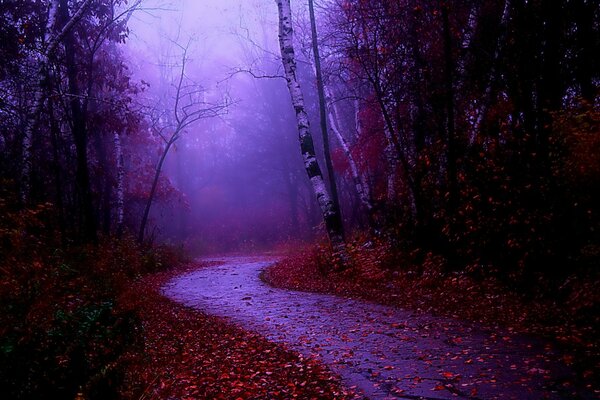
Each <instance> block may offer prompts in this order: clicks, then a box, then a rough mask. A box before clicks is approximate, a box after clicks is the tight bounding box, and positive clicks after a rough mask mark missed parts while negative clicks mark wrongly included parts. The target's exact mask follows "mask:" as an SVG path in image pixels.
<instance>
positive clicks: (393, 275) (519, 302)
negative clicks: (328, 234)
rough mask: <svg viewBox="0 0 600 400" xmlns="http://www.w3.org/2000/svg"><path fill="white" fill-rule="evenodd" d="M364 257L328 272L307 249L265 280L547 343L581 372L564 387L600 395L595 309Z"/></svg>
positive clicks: (431, 264)
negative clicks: (340, 268) (396, 267)
mask: <svg viewBox="0 0 600 400" xmlns="http://www.w3.org/2000/svg"><path fill="white" fill-rule="evenodd" d="M361 254H362V258H359V259H358V263H357V264H356V265H355V266H354V267H353V268H351V269H349V270H346V271H343V272H337V273H324V269H323V262H324V260H323V257H322V254H319V253H318V252H316V251H314V249H304V251H302V252H298V253H296V254H293V253H292V254H291V255H290V256H288V257H287V258H286V259H284V260H283V261H281V262H279V263H277V264H275V265H273V266H271V267H270V268H268V269H267V270H266V271H265V272H264V273H263V274H262V276H261V278H262V279H263V280H264V281H265V282H267V283H268V284H270V285H272V286H274V287H278V288H287V289H293V290H301V291H307V292H316V293H328V294H335V295H339V296H343V297H348V298H354V299H363V300H367V301H372V302H375V303H378V304H383V305H389V306H394V307H400V308H405V309H408V310H413V311H415V312H417V313H418V314H433V315H438V316H445V317H452V318H457V319H460V320H465V321H473V322H476V323H478V324H481V325H482V326H484V327H486V328H488V329H490V330H491V331H507V332H511V333H522V334H527V335H532V336H537V337H542V338H544V340H547V341H549V342H550V343H551V346H552V349H554V350H556V352H557V353H558V354H561V359H560V360H558V361H560V362H562V363H563V364H564V365H566V366H567V367H568V368H571V369H573V370H574V371H575V373H576V374H575V377H574V378H573V379H574V380H573V381H571V380H569V381H565V382H563V383H562V385H563V386H564V387H565V388H568V387H571V386H580V387H587V388H588V389H590V390H593V391H594V392H595V393H600V391H599V388H600V385H599V382H598V378H599V377H598V371H600V365H599V360H600V357H599V347H598V346H599V344H600V343H599V342H600V340H599V338H598V335H597V332H598V330H597V326H598V317H599V316H598V315H597V313H594V310H593V309H591V310H586V309H585V307H581V306H580V307H579V308H577V309H575V306H574V305H573V304H572V302H569V301H563V302H562V303H561V302H557V301H556V300H554V301H553V300H551V299H541V300H540V299H539V298H526V297H525V296H522V295H519V294H517V293H516V292H514V291H511V290H509V289H508V288H506V287H505V286H503V285H502V284H501V283H500V282H499V281H497V280H494V279H491V278H487V279H475V278H473V277H470V276H469V275H467V274H444V273H442V272H441V271H440V270H439V269H437V268H436V265H435V264H436V263H435V260H431V259H427V260H425V263H424V264H425V265H422V266H421V267H420V270H417V269H416V268H410V267H409V268H403V269H389V268H382V267H381V265H382V264H383V263H382V262H381V261H382V259H381V258H378V257H377V255H373V254H369V250H366V251H364V252H363V253H361ZM597 294H598V292H596V295H597ZM583 300H584V301H589V302H590V303H593V302H594V301H595V300H594V299H593V298H587V299H583Z"/></svg>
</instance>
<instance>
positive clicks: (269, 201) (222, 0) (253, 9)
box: [126, 0, 320, 252]
mask: <svg viewBox="0 0 600 400" xmlns="http://www.w3.org/2000/svg"><path fill="white" fill-rule="evenodd" d="M276 14H277V7H276V4H275V3H274V2H270V1H266V2H265V1H239V0H238V1H236V0H219V1H191V0H190V1H171V2H164V1H162V2H161V1H156V2H152V1H145V2H144V3H143V5H142V10H138V11H136V12H135V13H134V14H133V15H132V17H131V19H130V21H129V29H130V33H129V37H128V39H127V41H126V45H127V48H126V54H127V57H128V60H129V61H130V65H131V67H130V68H131V73H132V75H133V78H134V79H136V80H138V81H139V82H143V86H144V88H145V90H144V96H143V103H144V104H141V105H140V106H141V107H143V108H144V110H145V112H146V113H148V115H150V118H149V119H150V120H152V121H154V122H155V123H156V125H157V126H153V127H149V128H148V129H153V137H154V139H155V140H156V146H160V147H161V148H162V149H164V147H165V143H166V142H165V141H164V140H163V139H162V138H161V137H160V135H163V137H168V136H169V135H171V134H172V131H173V130H174V129H175V128H174V126H175V125H176V123H174V109H175V108H174V107H175V105H174V104H175V100H176V97H177V85H178V82H179V78H182V81H183V85H182V87H183V88H184V91H186V90H187V92H188V93H186V95H185V96H182V99H181V102H183V103H184V104H187V105H189V106H190V107H192V108H193V107H198V108H205V109H210V110H211V111H210V112H208V113H207V115H206V116H202V117H201V118H199V119H198V120H197V121H195V122H192V123H191V124H190V125H188V126H187V127H186V128H185V129H183V130H182V132H181V133H180V135H179V138H178V139H177V140H176V142H175V143H174V144H173V146H172V148H171V149H170V150H169V152H168V154H167V155H166V158H165V164H164V167H163V171H162V174H161V179H160V182H159V185H158V190H157V193H156V198H155V202H154V203H153V204H152V208H151V210H150V214H149V220H148V226H147V230H146V231H147V232H149V233H150V236H151V237H154V238H156V239H157V240H160V241H171V242H175V243H179V242H183V243H185V245H186V247H187V248H188V249H189V250H191V251H193V252H225V251H242V250H251V249H261V248H267V247H272V246H274V245H276V244H279V243H284V242H286V241H289V240H294V241H296V240H305V239H309V238H313V237H314V235H315V233H317V234H318V233H319V226H318V224H319V214H318V211H317V204H316V201H315V199H314V198H313V197H314V195H313V194H312V193H311V191H310V188H309V186H308V185H309V182H308V178H307V177H306V172H305V171H304V167H303V163H302V158H301V156H300V150H299V146H298V139H297V130H296V127H295V119H294V115H293V109H292V106H291V102H290V98H289V93H288V91H287V88H286V85H285V80H284V79H283V78H282V77H278V76H280V75H281V74H282V72H281V70H282V68H281V61H280V59H278V58H277V57H278V52H279V49H278V43H277V33H278V27H277V20H276V18H277V15H276ZM184 52H185V54H186V55H185V57H186V63H185V68H184V71H183V72H184V73H183V76H181V72H182V61H183V60H184V55H183V54H184ZM300 69H301V71H300V73H301V77H302V79H303V80H304V81H306V82H305V83H306V85H305V92H306V93H305V96H306V98H307V101H308V104H309V106H310V107H311V108H313V109H314V108H315V104H314V99H315V95H314V93H313V92H314V90H315V89H314V87H313V86H314V82H313V81H314V78H312V77H311V76H310V74H309V73H308V71H309V67H308V66H306V65H304V66H303V65H302V63H301V64H300ZM186 102H187V103H186ZM180 106H181V104H180ZM312 115H318V114H317V113H316V112H314V113H311V116H312ZM169 121H170V122H171V123H169ZM314 126H318V124H317V123H316V122H315V123H314ZM157 128H158V129H157ZM160 129H162V131H161V132H158V131H159V130H160ZM129 140H130V141H131V140H133V139H129ZM130 145H133V143H130ZM318 148H320V146H318ZM160 153H161V152H160V151H157V152H156V154H154V155H152V160H146V164H145V170H144V171H141V170H140V168H137V167H136V163H139V160H135V159H128V160H126V163H128V168H127V170H128V171H131V173H132V174H134V175H135V177H132V179H130V180H129V181H130V182H136V184H141V185H142V186H144V187H148V183H147V181H148V180H149V179H150V177H151V175H152V173H153V171H152V169H151V168H149V167H153V166H155V165H156V164H157V163H158V161H159V158H160V155H161V154H160ZM144 177H145V178H144ZM133 178H135V179H133ZM140 190H141V191H143V190H147V189H140ZM129 191H130V192H133V193H135V190H132V189H131V188H130V189H129ZM143 198H144V195H143V194H140V196H138V201H135V199H136V196H132V201H131V202H130V207H131V208H132V210H130V212H129V213H128V214H129V215H130V218H133V219H136V220H139V218H140V215H141V214H142V212H143V207H144V201H143V200H142V199H143Z"/></svg>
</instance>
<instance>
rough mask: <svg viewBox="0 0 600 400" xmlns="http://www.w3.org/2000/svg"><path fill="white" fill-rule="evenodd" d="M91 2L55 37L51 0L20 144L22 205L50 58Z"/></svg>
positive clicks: (55, 2)
mask: <svg viewBox="0 0 600 400" xmlns="http://www.w3.org/2000/svg"><path fill="white" fill-rule="evenodd" d="M91 2H92V0H85V1H84V2H83V4H81V6H80V7H79V9H78V10H77V11H76V12H75V14H73V16H71V17H70V18H69V19H68V20H67V21H65V25H64V26H63V27H62V29H61V31H60V32H59V33H58V34H57V35H53V29H54V26H55V25H56V21H57V16H58V11H59V3H60V0H52V2H51V3H50V8H49V10H48V20H47V21H46V29H45V32H44V43H45V45H46V48H45V49H44V50H43V51H42V52H41V54H40V55H39V58H38V63H37V75H38V76H37V79H38V82H39V90H38V91H37V92H36V94H35V96H34V99H33V105H32V108H31V109H32V112H31V114H30V116H29V117H28V119H27V125H26V126H25V133H24V136H23V142H22V148H21V151H22V154H21V158H22V166H21V183H20V198H21V202H22V203H23V204H25V203H27V201H28V200H29V192H30V190H31V187H30V179H31V176H30V175H31V163H32V154H31V152H32V143H33V141H32V136H33V131H34V130H35V129H36V128H37V126H38V123H39V121H40V116H41V112H42V107H43V105H44V97H45V88H46V83H47V81H48V66H49V62H50V56H51V55H52V53H54V50H56V47H57V46H58V44H59V43H60V42H61V41H62V40H63V38H64V37H65V36H66V35H67V34H68V33H69V32H70V31H71V29H72V28H73V26H74V25H75V24H76V23H78V22H79V20H81V18H82V17H83V15H84V11H85V9H86V8H87V6H88V5H89V4H90V3H91Z"/></svg>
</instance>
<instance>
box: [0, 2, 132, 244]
mask: <svg viewBox="0 0 600 400" xmlns="http://www.w3.org/2000/svg"><path fill="white" fill-rule="evenodd" d="M139 6H140V1H134V2H129V4H127V2H125V1H121V0H111V1H108V0H107V1H89V0H83V1H74V2H71V1H65V0H51V1H42V2H19V3H14V2H12V3H10V5H9V4H8V3H3V4H2V5H0V7H1V8H2V9H1V10H0V14H1V15H2V16H1V18H2V19H3V20H2V25H3V28H2V30H1V31H0V34H1V35H2V38H1V41H2V44H1V45H0V52H1V53H2V58H3V60H5V61H6V62H3V64H2V67H1V68H2V70H1V71H2V72H1V74H0V88H1V93H2V96H1V101H0V114H2V119H3V124H2V127H1V128H0V129H1V131H0V136H1V138H2V139H1V140H0V146H1V147H2V150H3V151H2V156H1V157H0V163H1V164H2V166H3V169H2V170H3V174H2V179H4V180H5V182H6V183H7V184H8V185H14V186H15V187H16V188H18V191H19V193H20V203H21V206H23V207H26V206H29V205H34V204H38V203H44V202H51V203H53V205H54V208H55V209H56V212H57V220H58V221H57V222H58V224H57V225H58V227H59V231H60V233H61V235H62V236H63V239H64V240H77V241H94V240H95V239H96V235H97V232H98V230H99V228H102V230H103V231H105V232H107V233H108V232H110V230H111V224H112V223H115V222H116V224H117V226H119V227H117V228H116V229H117V230H120V229H121V228H120V226H121V225H122V224H121V222H122V211H123V203H124V202H123V197H122V194H123V192H124V190H125V189H124V185H123V175H124V174H123V165H122V163H121V164H120V163H119V162H118V160H117V159H115V157H116V158H119V150H118V149H115V150H112V147H113V146H117V145H118V146H121V143H120V141H119V142H116V141H114V140H113V139H114V133H115V132H117V133H119V135H122V134H127V133H130V132H134V131H136V130H138V129H139V123H140V121H141V116H140V114H138V113H137V111H136V110H134V108H133V107H132V105H133V99H134V97H135V95H137V94H138V93H140V91H141V89H142V88H141V87H139V86H137V85H135V84H133V83H132V82H131V81H130V78H129V75H128V74H129V72H128V71H127V67H126V66H125V63H124V61H123V57H122V55H121V52H120V49H119V46H118V45H119V44H120V43H122V42H123V41H124V40H125V37H126V34H127V26H126V24H127V21H128V19H129V17H130V16H131V13H132V12H134V11H135V10H136V9H137V8H139ZM5 166H6V168H4V167H5ZM117 171H120V172H117ZM117 181H118V182H120V183H118V184H117ZM116 186H118V187H117V195H118V196H119V199H115V197H114V189H115V187H116ZM115 213H116V214H117V216H115ZM119 215H120V216H119ZM120 221H121V222H120Z"/></svg>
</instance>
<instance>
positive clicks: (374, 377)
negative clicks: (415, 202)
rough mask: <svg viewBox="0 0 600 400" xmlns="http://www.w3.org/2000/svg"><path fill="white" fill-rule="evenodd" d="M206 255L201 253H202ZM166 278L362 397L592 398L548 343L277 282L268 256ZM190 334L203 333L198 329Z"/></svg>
mask: <svg viewBox="0 0 600 400" xmlns="http://www.w3.org/2000/svg"><path fill="white" fill-rule="evenodd" d="M205 260H206V259H205ZM208 261H219V262H222V264H220V265H216V266H212V267H207V268H202V269H199V270H197V271H193V272H189V273H185V274H183V275H180V276H178V277H175V278H173V279H172V280H171V281H170V282H168V283H167V284H166V285H165V286H164V287H163V293H164V295H166V296H167V297H169V298H171V299H173V300H175V301H178V302H180V303H183V304H184V305H186V306H190V307H193V308H195V309H198V310H201V311H203V312H206V313H209V314H213V315H217V316H220V317H225V318H227V319H228V320H230V321H231V322H233V323H236V324H238V325H240V326H241V327H243V328H244V329H247V330H252V331H255V332H258V333H260V334H262V335H263V336H265V337H267V338H268V339H269V340H272V341H274V342H278V343H282V344H284V345H285V346H286V347H287V348H289V349H291V350H295V351H297V352H299V353H301V354H303V355H305V356H315V357H317V358H319V359H320V360H321V361H322V362H324V363H325V364H327V365H328V366H329V367H330V368H331V370H332V371H333V372H334V373H336V374H338V375H339V376H340V377H341V378H342V380H343V382H344V384H345V385H346V386H347V387H355V390H356V391H357V392H358V393H360V397H362V398H369V399H394V398H400V399H456V398H458V399H461V398H478V399H546V398H548V399H562V398H593V396H591V395H590V394H586V393H584V392H582V391H580V390H578V389H577V388H574V387H573V386H572V383H571V381H572V377H571V371H570V370H569V369H568V368H567V367H566V366H565V365H564V364H562V363H560V362H557V361H555V360H558V359H560V355H559V354H557V353H556V352H555V350H553V348H552V347H551V346H549V345H546V344H544V343H541V342H539V341H536V340H533V339H531V338H527V337H524V336H520V335H516V334H511V333H510V332H499V331H497V330H494V331H492V330H486V329H483V328H480V327H477V326H476V325H474V324H470V323H466V322H464V321H459V320H455V319H449V318H439V317H433V316H428V315H423V314H416V313H414V312H412V311H409V310H402V309H397V308H393V307H386V306H381V305H377V304H374V303H369V302H365V301H358V300H351V299H345V298H341V297H336V296H331V295H323V294H314V293H305V292H296V291H290V290H284V289H276V288H273V287H270V286H268V285H267V284H265V283H264V282H262V281H261V280H260V278H259V275H260V272H261V271H262V270H263V269H264V268H266V267H267V266H269V265H270V264H272V263H273V262H274V260H273V259H266V258H250V257H227V258H221V259H212V260H208ZM198 334H200V335H201V334H202V333H201V332H199V333H198Z"/></svg>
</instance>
